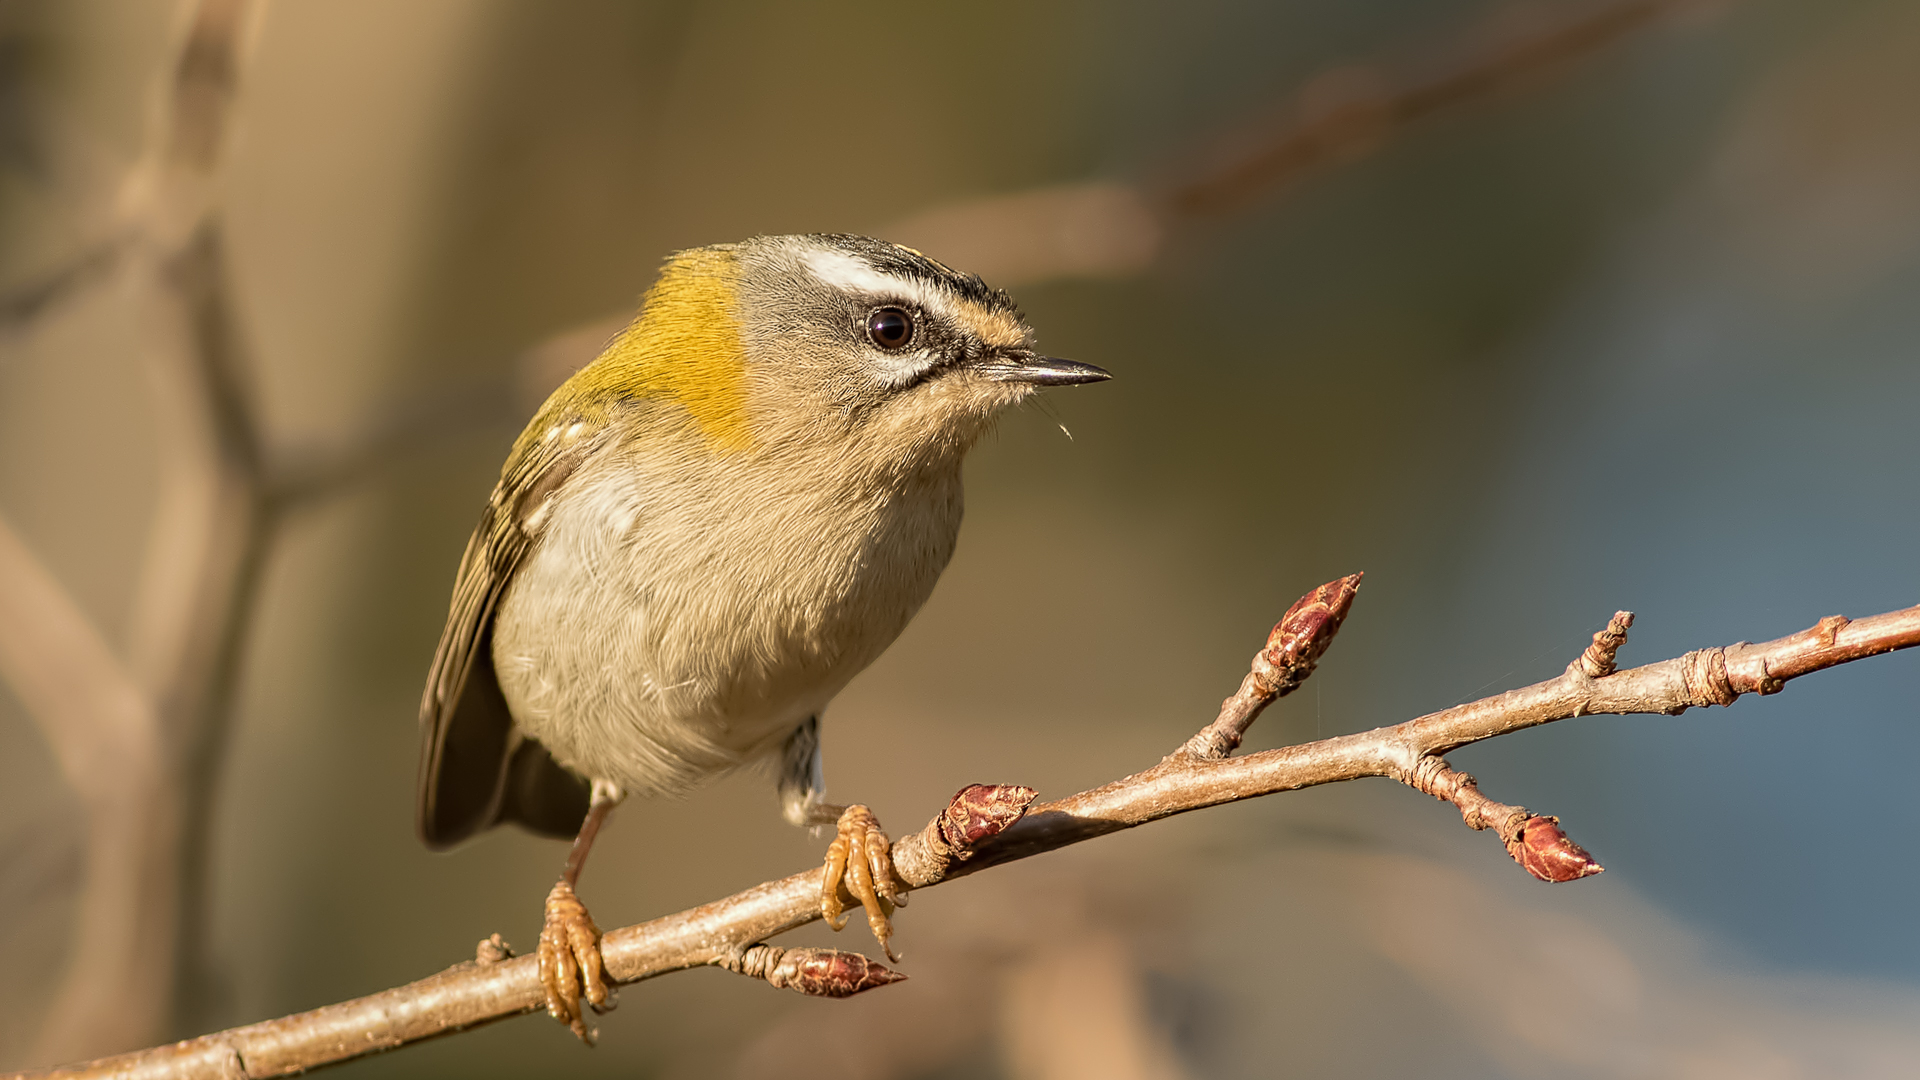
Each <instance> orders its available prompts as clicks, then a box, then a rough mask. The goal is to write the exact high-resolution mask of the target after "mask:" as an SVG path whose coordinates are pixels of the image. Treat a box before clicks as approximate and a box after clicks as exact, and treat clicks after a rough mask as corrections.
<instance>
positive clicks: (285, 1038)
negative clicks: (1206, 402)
mask: <svg viewBox="0 0 1920 1080" xmlns="http://www.w3.org/2000/svg"><path fill="white" fill-rule="evenodd" d="M1357 585H1358V575H1355V576H1353V577H1350V578H1343V579H1340V580H1338V581H1334V582H1329V583H1328V584H1326V585H1323V586H1321V587H1320V588H1319V589H1316V590H1314V592H1312V593H1309V594H1308V595H1307V596H1306V597H1304V598H1302V600H1301V602H1300V603H1298V604H1295V605H1294V607H1293V608H1292V609H1291V610H1289V612H1288V614H1287V617H1286V618H1283V619H1282V620H1281V623H1280V625H1279V626H1277V627H1275V630H1274V633H1273V635H1272V636H1271V637H1270V638H1269V641H1268V645H1267V646H1266V647H1265V648H1263V649H1262V650H1261V653H1260V655H1259V656H1258V657H1256V658H1255V661H1254V665H1253V669H1254V671H1255V672H1256V673H1259V674H1260V677H1261V680H1262V681H1263V682H1264V683H1265V684H1267V685H1271V686H1276V687H1277V686H1280V685H1286V684H1287V683H1289V682H1295V683H1297V681H1298V679H1301V678H1305V676H1306V675H1307V674H1308V673H1310V672H1311V670H1312V667H1313V664H1314V661H1315V660H1316V659H1317V658H1318V657H1319V656H1320V654H1321V653H1322V652H1324V651H1325V649H1326V646H1327V644H1328V642H1329V640H1330V639H1331V638H1332V636H1333V635H1334V633H1336V632H1337V631H1338V630H1339V628H1340V622H1341V619H1340V618H1337V617H1334V616H1335V614H1336V613H1338V614H1339V615H1340V616H1344V614H1345V613H1346V611H1347V609H1348V608H1349V607H1350V606H1351V603H1352V600H1353V589H1354V588H1355V587H1356V586H1357ZM1627 621H1629V620H1628V619H1627V617H1626V616H1625V613H1622V614H1621V615H1618V616H1615V618H1614V620H1613V622H1611V623H1610V624H1609V626H1608V629H1607V630H1606V631H1603V632H1602V634H1600V635H1596V638H1595V644H1594V646H1593V647H1592V648H1590V649H1589V650H1587V652H1586V653H1583V654H1582V655H1581V656H1580V657H1577V658H1576V659H1575V660H1574V661H1573V663H1571V664H1569V665H1568V666H1567V670H1566V672H1565V673H1564V674H1562V675H1561V676H1559V677H1558V678H1555V679H1549V680H1547V681H1546V682H1542V683H1537V684H1535V685H1533V686H1529V687H1524V688H1522V689H1519V690H1513V691H1509V692H1507V693H1505V694H1500V695H1497V696H1494V697H1490V698H1484V699H1482V700H1480V701H1475V702H1470V703H1468V704H1466V705H1460V706H1457V707H1455V708H1452V709H1446V710H1443V711H1441V712H1437V713H1432V714H1429V715H1427V716H1423V717H1420V718H1418V719H1415V720H1409V721H1407V722H1406V723H1403V724H1398V725H1395V726H1393V727H1384V728H1376V729H1374V730H1372V731H1366V732H1360V733H1357V734H1353V735H1343V736H1339V737H1336V738H1331V739H1321V740H1319V741H1316V742H1311V743H1305V744H1302V745H1298V746H1289V747H1284V748H1282V749H1278V750H1267V751H1263V752H1261V753H1257V754H1248V755H1246V756H1244V757H1238V758H1235V757H1229V756H1226V754H1227V752H1228V751H1227V750H1220V749H1216V747H1217V746H1218V745H1219V744H1218V742H1217V741H1216V740H1213V739H1207V738H1202V737H1200V736H1196V737H1195V738H1194V739H1190V740H1188V742H1187V743H1186V744H1184V745H1183V746H1182V747H1181V748H1180V749H1179V750H1176V751H1175V752H1174V753H1172V754H1169V755H1168V756H1167V757H1166V758H1165V759H1163V760H1162V761H1161V762H1160V763H1159V764H1157V765H1154V766H1153V767H1152V768H1149V769H1147V770H1145V771H1144V772H1140V773H1136V774H1134V775H1132V776H1129V777H1126V778H1125V779H1121V780H1116V781H1114V782H1113V783H1110V784H1107V785H1104V786H1102V787H1098V788H1095V789H1093V790H1091V791H1084V792H1081V793H1080V794H1078V795H1073V796H1069V797H1067V798H1065V799H1060V800H1058V801H1056V802H1047V803H1039V804H1037V805H1035V804H1034V803H1033V799H1034V792H1033V790H1032V789H1031V788H1023V787H1017V786H1011V785H998V786H982V785H974V786H970V787H967V788H965V789H962V790H961V791H960V793H959V794H957V795H955V796H954V797H953V799H952V800H951V801H950V802H949V803H948V805H947V808H946V809H945V810H943V811H941V813H940V814H939V815H938V816H936V817H935V818H934V819H933V820H932V821H930V822H928V823H927V825H926V827H925V828H923V829H921V830H920V831H919V832H917V833H915V834H913V835H911V836H908V837H906V838H904V839H902V840H901V841H900V842H899V843H897V844H895V845H894V847H893V860H894V872H895V874H896V876H897V877H898V878H899V880H901V881H902V882H904V883H906V884H907V886H908V887H910V888H914V889H924V888H929V887H931V886H934V885H938V884H941V883H943V882H946V881H951V880H953V879H954V878H957V877H961V876H964V875H967V874H971V873H974V872H976V871H979V870H982V869H985V868H987V867H990V866H997V865H999V864H1001V863H1005V862H1011V861H1013V860H1015V859H1023V858H1026V857H1028V856H1031V855H1038V854H1041V853H1043V852H1047V851H1052V850H1055V849H1057V848H1061V847H1065V846H1067V845H1069V844H1075V843H1079V842H1080V841H1083V840H1090V839H1092V838H1094V837H1096V836H1104V835H1106V834H1108V833H1112V832H1118V831H1120V830H1122V829H1129V828H1133V827H1135V826H1138V825H1143V824H1146V823H1147V822H1150V821H1158V820H1160V819H1162V818H1166V817H1171V816H1173V815H1175V814H1183V813H1186V812H1188V811H1192V810H1199V809H1203V808H1205V807H1210V806H1218V805H1221V804H1223V803H1229V802H1237V801H1239V800H1242V799H1249V798H1254V797H1257V796H1261V795H1270V794H1273V793H1275V792H1280V791H1291V790H1295V789H1299V788H1305V787H1312V786H1314V785H1318V784H1329V783H1335V782H1338V781H1342V780H1355V779H1359V778H1361V777H1368V776H1383V777H1389V778H1391V779H1395V780H1398V781H1400V782H1402V783H1405V784H1408V785H1409V786H1412V787H1415V788H1418V789H1420V790H1423V791H1427V792H1429V793H1431V794H1435V795H1438V796H1440V797H1441V798H1445V799H1448V800H1449V801H1452V802H1454V803H1455V805H1457V806H1459V807H1460V808H1461V811H1462V815H1463V817H1466V818H1467V821H1468V824H1470V825H1474V826H1475V827H1491V828H1495V829H1496V830H1498V831H1499V832H1500V833H1501V834H1502V839H1503V841H1505V842H1506V843H1507V847H1508V850H1509V853H1510V854H1512V855H1513V857H1514V859H1515V861H1517V862H1519V863H1520V864H1521V865H1522V866H1523V867H1525V868H1526V869H1527V870H1528V872H1530V873H1532V874H1533V875H1534V876H1535V877H1539V878H1541V879H1543V880H1548V881H1568V880H1574V879H1576V878H1579V877H1584V876H1587V875H1589V874H1592V873H1597V872H1598V869H1599V868H1598V865H1597V864H1595V863H1593V861H1592V859H1591V858H1589V857H1588V856H1587V855H1586V853H1585V852H1584V851H1582V850H1580V849H1579V848H1578V846H1576V845H1574V844H1573V843H1572V842H1571V841H1569V840H1567V839H1566V835H1565V833H1563V832H1562V831H1561V830H1560V828H1559V824H1558V822H1557V821H1555V820H1554V819H1553V818H1547V817H1540V816H1537V815H1533V814H1531V813H1529V812H1527V811H1526V810H1524V809H1522V808H1519V807H1508V806H1504V805H1503V804H1499V803H1494V802H1492V801H1491V800H1488V799H1486V798H1485V797H1484V796H1481V795H1480V794H1479V792H1478V789H1477V788H1476V787H1475V786H1474V785H1473V783H1472V781H1471V779H1470V778H1467V777H1465V776H1464V775H1463V774H1460V773H1457V772H1454V771H1453V770H1452V769H1450V768H1449V767H1448V766H1447V765H1446V763H1445V761H1444V760H1443V759H1442V758H1441V755H1442V754H1444V753H1446V752H1447V751H1449V750H1453V749H1456V748H1458V747H1461V746H1465V745H1467V744H1468V743H1473V742H1478V741H1480V740H1483V739H1490V738H1494V737H1497V736H1500V735H1504V734H1508V733H1510V732H1514V731H1518V730H1521V729H1523V728H1527V727H1532V726H1535V725H1538V724H1545V723H1550V722H1552V721H1555V720H1564V719H1567V718H1570V717H1575V716H1583V715H1587V714H1590V713H1664V714H1668V715H1673V714H1677V713H1680V712H1683V711H1685V710H1686V709H1688V708H1692V707H1695V706H1704V705H1728V704H1731V703H1732V702H1733V701H1734V699H1735V698H1737V697H1738V696H1739V695H1740V694H1743V693H1761V694H1769V693H1774V692H1777V691H1778V690H1779V689H1780V688H1781V687H1782V686H1783V685H1785V682H1786V681H1787V680H1788V679H1792V678H1796V677H1798V676H1801V675H1805V674H1809V673H1811V672H1814V671H1819V670H1822V669H1824V668H1828V667H1833V666H1835V665H1837V664H1843V663H1847V662H1849V661H1852V660H1858V659H1861V658H1862V657H1867V656H1874V655H1877V654H1880V653H1884V652H1889V651H1892V650H1894V649H1904V648H1911V647H1914V646H1916V645H1920V606H1916V607H1911V608H1905V609H1903V610H1900V611H1894V612H1889V613H1887V614H1884V615H1875V616H1872V617H1869V618H1864V619H1857V620H1851V621H1849V620H1848V619H1846V618H1844V617H1842V616H1838V615H1836V616H1832V617H1829V618H1826V619H1822V620H1821V621H1820V622H1819V624H1818V625H1816V626H1814V627H1813V628H1812V629H1810V630H1807V631H1803V632H1802V633H1798V634H1793V635H1790V636H1788V637H1784V638H1779V639H1777V640H1774V641H1769V642H1766V643H1763V644H1760V645H1749V644H1745V643H1742V644H1738V645H1729V646H1726V647H1724V648H1714V649H1703V650H1699V651H1696V652H1691V653H1688V654H1687V655H1685V656H1682V657H1679V658H1677V659H1673V660H1665V661H1661V662H1659V663H1655V664H1648V665H1646V666H1644V667H1638V668H1631V669H1628V670H1625V671H1614V670H1612V662H1613V655H1614V653H1615V652H1616V651H1617V650H1618V649H1619V647H1620V645H1621V644H1622V643H1623V642H1624V640H1625V636H1624V635H1625V625H1624V624H1625V623H1626V622H1627ZM1596 666H1599V667H1604V668H1605V671H1604V673H1603V674H1600V675H1594V674H1592V673H1591V672H1592V671H1593V670H1594V669H1595V667H1596ZM1262 692H1263V693H1264V691H1262ZM1239 696H1240V695H1238V694H1236V695H1235V698H1229V699H1228V700H1227V703H1226V705H1225V707H1223V709H1222V718H1223V720H1224V721H1225V723H1226V725H1227V726H1229V727H1237V728H1239V729H1240V731H1242V732H1244V728H1245V725H1244V724H1242V723H1240V721H1239V720H1238V719H1237V718H1238V717H1239V716H1240V715H1241V714H1242V713H1243V712H1244V707H1243V706H1242V705H1236V698H1238V697H1239ZM1220 722H1221V721H1216V722H1215V723H1216V725H1217V724H1219V723H1220ZM1214 727H1215V725H1209V728H1208V729H1207V730H1209V731H1210V730H1214ZM1202 734H1203V735H1204V734H1205V732H1203V733H1202ZM1494 819H1498V820H1494ZM820 873H821V871H820V869H819V868H817V867H816V868H813V869H809V870H806V871H802V872H801V873H798V874H794V875H792V876H790V877H786V878H782V879H780V880H778V881H769V882H767V883H765V884H763V885H759V886H756V887H754V888H752V889H748V890H747V891H745V892H742V893H737V894H735V895H733V896H730V897H727V898H726V899H724V900H717V901H715V902H713V903H711V904H707V905H704V906H702V907H698V908H694V909H693V910H691V911H683V912H681V913H679V914H677V915H669V916H667V917H665V918H661V919H655V920H654V921H652V922H649V923H642V924H640V925H638V926H629V927H625V928H622V929H619V930H613V931H610V932H608V933H607V934H606V935H605V937H604V939H603V940H602V945H601V948H602V952H603V954H604V957H605V961H606V973H607V975H608V977H609V978H610V979H612V980H613V981H615V982H619V983H629V982H635V981H637V980H640V979H647V978H652V977H654V976H657V975H664V974H668V973H670V972H674V971H682V970H686V969H688V968H693V967H702V966H717V967H722V968H725V969H727V970H731V971H737V972H741V973H743V974H747V975H751V976H754V977H758V978H767V979H769V981H776V982H777V983H785V984H786V985H787V986H788V987H789V988H792V989H799V990H801V991H802V992H813V993H828V994H831V995H833V996H839V995H840V994H841V993H846V992H858V991H859V990H862V989H866V988H869V987H871V986H878V985H884V984H885V983H887V982H891V981H893V978H892V976H893V973H892V972H887V971H886V970H885V969H883V968H880V967H879V965H877V964H875V963H873V962H872V961H869V960H865V959H864V958H856V957H854V956H853V955H852V954H848V953H840V952H836V951H831V950H828V951H824V952H818V953H816V952H815V951H811V950H808V951H802V950H795V951H793V952H786V951H783V950H774V949H772V948H771V947H769V946H766V945H765V944H764V939H766V938H768V937H772V936H774V935H776V934H780V933H784V932H786V931H788V930H792V929H795V928H797V927H800V926H804V925H806V924H807V923H810V922H812V921H814V920H815V919H818V918H819V917H820V904H819V897H820ZM808 965H811V968H809V967H808ZM803 968H806V969H808V971H810V972H811V973H812V977H814V978H816V979H817V980H818V982H819V985H817V986H813V987H811V988H810V987H809V986H808V985H803V984H804V983H805V978H806V975H807V972H804V971H803V970H802V969H803ZM789 969H791V970H789ZM769 972H777V973H778V974H777V975H773V976H771V977H770V975H769ZM543 1003H544V993H543V991H542V989H541V984H540V979H539V973H538V965H537V958H536V957H533V956H521V957H511V958H510V957H509V955H508V950H507V949H506V948H505V947H504V945H503V944H502V943H501V942H500V941H499V940H498V935H496V936H495V937H494V938H492V939H489V940H488V941H484V942H482V943H481V945H480V955H479V958H478V959H477V960H474V961H469V962H467V963H464V964H460V965H457V966H455V967H453V968H450V969H448V970H446V971H443V972H441V973H440V974H438V975H434V976H432V977H430V978H427V979H422V980H421V981H419V982H416V983H410V984H408V985H406V986H402V987H397V988H395V989H392V990H387V991H384V992H382V993H379V994H374V995H372V996H370V997H365V998H360V999H358V1000H355V1001H349V1002H344V1003H341V1004H338V1005H329V1006H327V1007H325V1008H321V1009H315V1010H313V1011H311V1012H306V1013H300V1014H297V1015H294V1016H288V1017H282V1018H280V1019H278V1020H269V1021H265V1022H263V1023H258V1024H252V1025H249V1026H247V1027H241V1028H234V1029H232V1030H230V1031H223V1032H220V1033H218V1034H214V1035H206V1036H202V1037H201V1038H198V1039H191V1040H188V1041H185V1042H181V1043H176V1044H173V1045H170V1046H162V1047H156V1048H154V1049H152V1050H146V1051H141V1052H139V1053H136V1054H127V1055H123V1056H121V1057H117V1058H109V1059H105V1060H101V1061H95V1062H90V1063H87V1064H83V1065H76V1066H72V1067H69V1068H65V1069H57V1070H50V1071H47V1072H42V1073H33V1074H21V1075H22V1076H36V1077H54V1076H62V1077H106V1076H114V1077H153V1078H168V1080H176V1078H186V1077H195V1078H198V1077H206V1078H209V1080H211V1078H215V1077H219V1078H222V1080H225V1078H229V1077H266V1076H281V1075H286V1074H288V1073H294V1072H299V1071H302V1070H305V1069H311V1068H314V1067H316V1066H319V1065H323V1064H328V1063H331V1062H337V1061H344V1060H347V1059H349V1058H353V1057H358V1056H360V1055H363V1054H368V1053H373V1052H375V1051H379V1050H385V1049H391V1048H393V1047H397V1046H402V1045H405V1044H406V1043H410V1042H415V1041H418V1040H421V1039H426V1038H431V1037H433V1036H436V1035H443V1034H446V1033H448V1032H450V1031H455V1030H458V1029H461V1028H466V1027H472V1026H475V1025H479V1024H484V1023H488V1022H490V1021H494V1020H498V1019H502V1018H505V1017H508V1016H513V1015H517V1014H519V1013H525V1012H531V1011H534V1010H536V1009H538V1008H540V1007H542V1005H543Z"/></svg>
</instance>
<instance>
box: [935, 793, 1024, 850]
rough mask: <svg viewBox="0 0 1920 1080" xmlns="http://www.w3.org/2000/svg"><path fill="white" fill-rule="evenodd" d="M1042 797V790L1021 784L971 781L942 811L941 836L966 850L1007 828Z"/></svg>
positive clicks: (956, 847) (949, 842) (956, 846)
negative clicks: (975, 782)
mask: <svg viewBox="0 0 1920 1080" xmlns="http://www.w3.org/2000/svg"><path fill="white" fill-rule="evenodd" d="M1039 797H1040V793H1039V792H1037V791H1035V790H1033V789H1032V788H1030V787H1022V786H1020V785H1019V784H968V785H967V786H966V787H963V788H961V789H960V790H959V791H958V792H956V793H955V794H954V796H953V799H952V800H951V801H949V802H948V803H947V808H946V809H945V810H944V811H942V812H941V814H940V838H941V839H942V840H945V841H946V842H947V845H948V846H949V847H952V848H953V849H954V850H955V851H957V852H964V851H966V850H967V849H968V848H971V847H973V846H974V845H976V844H979V843H981V842H982V841H984V840H987V839H988V838H990V837H994V836H998V835H999V834H1000V833H1002V832H1004V831H1006V828H1007V826H1009V825H1012V824H1013V823H1014V822H1016V821H1019V820H1020V818H1021V817H1022V816H1023V815H1024V814H1026V812H1027V807H1029V806H1031V805H1033V800H1035V799H1037V798H1039Z"/></svg>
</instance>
